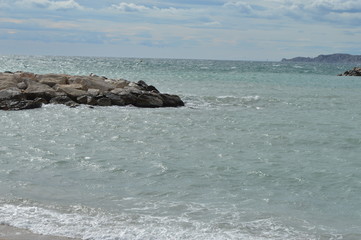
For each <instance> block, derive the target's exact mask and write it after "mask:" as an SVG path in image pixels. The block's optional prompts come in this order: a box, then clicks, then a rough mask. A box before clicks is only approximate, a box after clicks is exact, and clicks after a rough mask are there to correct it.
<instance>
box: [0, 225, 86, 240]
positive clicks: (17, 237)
mask: <svg viewBox="0 0 361 240" xmlns="http://www.w3.org/2000/svg"><path fill="white" fill-rule="evenodd" d="M0 240H80V239H76V238H68V237H59V236H49V235H41V234H36V233H33V232H31V231H29V230H26V229H21V228H16V227H12V226H9V225H4V224H0Z"/></svg>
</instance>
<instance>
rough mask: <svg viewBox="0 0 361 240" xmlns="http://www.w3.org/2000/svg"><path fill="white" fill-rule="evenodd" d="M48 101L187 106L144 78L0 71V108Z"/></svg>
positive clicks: (18, 107)
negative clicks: (111, 77)
mask: <svg viewBox="0 0 361 240" xmlns="http://www.w3.org/2000/svg"><path fill="white" fill-rule="evenodd" d="M48 103H53V104H65V105H67V106H70V107H76V106H79V105H80V104H87V105H91V106H112V105H117V106H126V105H133V106H136V107H144V108H158V107H180V106H184V102H183V101H182V100H181V99H180V97H179V96H177V95H172V94H166V93H160V92H159V91H158V90H157V89H156V88H155V87H154V86H151V85H148V84H146V83H145V82H144V81H139V82H131V81H128V80H124V79H108V78H106V77H100V76H97V75H94V74H91V75H89V76H75V75H67V74H35V73H29V72H3V73H0V110H23V109H32V108H39V107H41V106H42V104H48Z"/></svg>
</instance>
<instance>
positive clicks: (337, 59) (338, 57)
mask: <svg viewBox="0 0 361 240" xmlns="http://www.w3.org/2000/svg"><path fill="white" fill-rule="evenodd" d="M282 62H323V63H361V55H351V54H345V53H335V54H329V55H319V56H317V57H315V58H310V57H295V58H290V59H286V58H283V59H282Z"/></svg>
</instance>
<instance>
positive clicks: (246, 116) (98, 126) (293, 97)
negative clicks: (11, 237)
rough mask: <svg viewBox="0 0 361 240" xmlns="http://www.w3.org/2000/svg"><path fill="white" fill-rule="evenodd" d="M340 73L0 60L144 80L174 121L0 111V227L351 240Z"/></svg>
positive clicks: (349, 134) (138, 235)
mask: <svg viewBox="0 0 361 240" xmlns="http://www.w3.org/2000/svg"><path fill="white" fill-rule="evenodd" d="M352 67H353V66H341V65H340V66H339V65H327V64H295V63H272V62H237V61H206V60H171V59H117V58H81V57H79V58H78V57H71V58H68V57H24V56H3V57H0V71H6V70H9V71H17V70H23V71H31V72H36V73H50V72H53V73H68V74H84V75H88V74H90V73H95V74H97V75H104V76H107V77H111V78H125V79H128V80H131V81H138V80H145V81H146V82H147V83H148V84H152V85H155V86H156V87H157V88H158V89H159V90H160V91H161V92H168V93H172V94H178V95H180V96H181V97H182V99H183V100H184V101H185V102H186V106H185V107H182V108H162V109H140V108H134V107H121V108H119V107H96V108H94V109H90V108H88V107H86V106H81V107H79V108H75V109H74V108H68V107H65V106H59V105H46V106H44V107H43V108H41V109H35V110H28V111H19V112H6V111H3V112H0V116H1V117H0V132H1V139H0V164H1V166H2V167H1V169H0V223H5V224H9V225H11V226H16V227H20V228H25V229H30V230H31V231H33V232H36V233H41V234H48V235H59V236H67V237H76V238H81V239H112V240H114V239H359V238H360V237H361V230H360V229H361V228H360V226H361V210H360V209H359V203H360V202H361V193H360V192H361V191H360V190H361V174H360V173H361V162H360V157H359V156H360V155H361V137H360V133H361V130H360V125H361V118H360V117H361V108H359V106H358V105H359V103H360V100H361V97H360V89H361V81H360V79H359V78H355V77H337V76H335V75H336V74H338V73H342V72H344V71H345V70H348V69H350V68H352Z"/></svg>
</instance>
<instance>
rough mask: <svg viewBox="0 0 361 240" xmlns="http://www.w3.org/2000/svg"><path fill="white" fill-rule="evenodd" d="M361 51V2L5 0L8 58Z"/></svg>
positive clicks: (3, 48)
mask: <svg viewBox="0 0 361 240" xmlns="http://www.w3.org/2000/svg"><path fill="white" fill-rule="evenodd" d="M331 53H349V54H355V55H361V0H253V1H252V0H209V1H204V0H170V1H164V0H159V1H158V0H146V1H145V0H136V1H127V0H0V55H61V56H104V57H136V58H185V59H221V60H255V61H264V60H266V61H267V60H268V61H279V60H281V59H282V58H292V57H297V56H305V57H316V56H318V55H319V54H331Z"/></svg>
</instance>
